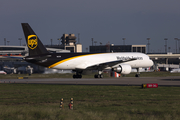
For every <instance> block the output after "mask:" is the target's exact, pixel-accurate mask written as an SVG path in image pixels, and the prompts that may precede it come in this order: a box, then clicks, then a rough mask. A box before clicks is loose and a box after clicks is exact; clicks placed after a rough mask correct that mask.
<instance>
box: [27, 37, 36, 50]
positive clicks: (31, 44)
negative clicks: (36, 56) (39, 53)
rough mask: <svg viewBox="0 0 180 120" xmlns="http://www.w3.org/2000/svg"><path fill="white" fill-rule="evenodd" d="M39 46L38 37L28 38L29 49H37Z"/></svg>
mask: <svg viewBox="0 0 180 120" xmlns="http://www.w3.org/2000/svg"><path fill="white" fill-rule="evenodd" d="M37 46H38V40H37V36H36V35H29V36H28V47H29V48H30V49H35V48H36V47H37Z"/></svg>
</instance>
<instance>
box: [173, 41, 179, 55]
mask: <svg viewBox="0 0 180 120" xmlns="http://www.w3.org/2000/svg"><path fill="white" fill-rule="evenodd" d="M174 40H175V45H176V53H177V41H178V38H174Z"/></svg>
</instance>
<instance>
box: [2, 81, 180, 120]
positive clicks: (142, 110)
mask: <svg viewBox="0 0 180 120" xmlns="http://www.w3.org/2000/svg"><path fill="white" fill-rule="evenodd" d="M71 97H72V98H74V110H69V109H68V104H69V102H70V98H71ZM61 98H64V109H63V110H60V109H59V103H60V99H61ZM0 119H1V120H32V119H33V120H94V119H98V120H113V119H115V120H119V119H125V120H131V119H133V120H139V119H140V120H159V119H160V120H172V119H173V120H176V119H180V87H159V88H151V89H141V87H140V86H88V85H87V86H85V85H44V84H3V83H2V84H0Z"/></svg>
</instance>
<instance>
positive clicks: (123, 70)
mask: <svg viewBox="0 0 180 120" xmlns="http://www.w3.org/2000/svg"><path fill="white" fill-rule="evenodd" d="M131 69H132V68H131V66H130V65H126V64H121V65H119V66H118V67H115V68H112V71H115V72H117V73H121V74H129V73H130V72H131Z"/></svg>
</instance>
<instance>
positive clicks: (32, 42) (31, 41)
mask: <svg viewBox="0 0 180 120" xmlns="http://www.w3.org/2000/svg"><path fill="white" fill-rule="evenodd" d="M21 25H22V28H23V31H24V36H25V38H26V42H27V46H28V49H29V56H34V55H40V54H47V53H49V52H48V51H47V49H46V48H45V47H44V45H43V44H42V42H41V41H40V39H39V38H38V37H37V35H36V34H35V32H34V31H33V30H32V28H31V27H30V26H29V24H28V23H21Z"/></svg>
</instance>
